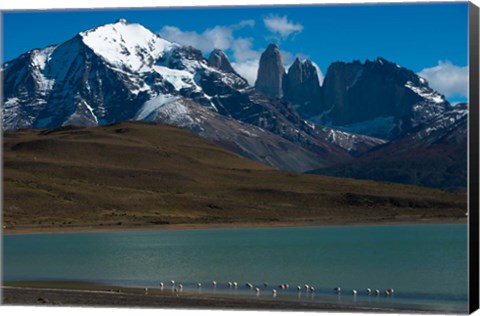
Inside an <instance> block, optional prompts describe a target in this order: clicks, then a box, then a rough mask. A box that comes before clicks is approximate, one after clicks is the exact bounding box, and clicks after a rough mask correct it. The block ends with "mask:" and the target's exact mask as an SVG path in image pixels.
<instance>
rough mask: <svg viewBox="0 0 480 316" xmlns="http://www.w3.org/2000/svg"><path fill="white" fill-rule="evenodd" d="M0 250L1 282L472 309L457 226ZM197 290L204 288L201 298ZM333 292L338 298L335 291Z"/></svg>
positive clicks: (96, 238)
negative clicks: (177, 286) (173, 288)
mask: <svg viewBox="0 0 480 316" xmlns="http://www.w3.org/2000/svg"><path fill="white" fill-rule="evenodd" d="M3 242H4V244H3V246H4V247H3V255H4V257H3V260H4V262H3V277H4V280H6V281H20V280H75V281H94V282H102V283H108V284H113V285H124V286H141V287H158V283H159V282H160V281H163V282H169V281H170V280H171V279H174V280H176V281H177V283H179V282H181V283H182V284H184V289H185V291H204V292H213V291H215V292H216V293H221V294H226V295H252V297H255V293H254V291H252V290H248V289H246V288H245V286H244V284H245V283H246V282H250V283H252V284H254V286H258V287H260V288H261V289H262V292H261V295H263V296H265V297H267V296H271V287H272V286H275V287H276V288H277V289H278V285H279V284H283V283H288V284H290V288H289V289H288V290H280V289H278V295H277V297H276V298H275V299H285V300H293V301H294V300H298V299H301V300H310V301H312V302H313V303H314V302H336V303H346V304H359V306H391V307H392V308H397V307H398V308H405V307H408V306H412V307H422V308H426V309H430V310H434V311H445V312H464V311H467V304H468V262H467V225H462V224H459V225H392V226H349V227H344V226H335V227H289V228H241V229H240V228H239V229H231V228H228V229H191V230H188V229H186V230H156V231H126V232H94V233H53V234H26V235H6V236H4V237H3ZM212 280H216V281H217V283H218V286H217V288H216V289H212V288H211V286H210V284H211V282H212ZM228 281H237V282H238V283H239V289H228V287H227V282H228ZM197 282H201V283H202V284H204V286H203V287H202V289H201V290H198V289H196V286H195V284H197ZM264 282H268V283H269V284H270V289H269V290H264V289H263V285H262V284H263V283H264ZM305 283H307V284H309V285H313V286H315V288H316V291H315V294H314V295H311V294H307V293H304V292H303V293H300V295H299V294H298V293H297V290H296V287H297V285H302V286H303V284H305ZM337 286H339V287H341V288H342V289H343V291H342V294H341V295H337V294H334V293H333V291H332V289H333V288H334V287H337ZM367 287H368V288H372V289H377V288H378V289H382V290H385V289H387V288H394V289H395V294H394V296H393V297H385V296H384V295H381V296H379V297H376V296H373V295H370V296H369V295H367V294H366V292H365V289H366V288H367ZM352 289H356V290H357V291H358V294H357V295H356V296H355V297H354V296H352V295H351V291H352ZM382 292H383V291H382Z"/></svg>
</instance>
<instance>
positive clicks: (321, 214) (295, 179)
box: [3, 122, 467, 229]
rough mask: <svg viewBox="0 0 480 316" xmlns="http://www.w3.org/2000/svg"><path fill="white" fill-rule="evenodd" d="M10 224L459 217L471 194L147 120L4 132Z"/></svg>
mask: <svg viewBox="0 0 480 316" xmlns="http://www.w3.org/2000/svg"><path fill="white" fill-rule="evenodd" d="M3 142H4V154H3V155H4V180H3V190H4V214H3V215H4V225H6V226H7V229H19V228H27V229H28V228H33V229H39V228H52V227H63V228H64V229H65V228H68V227H73V228H79V227H87V226H88V227H100V226H102V227H111V226H115V227H117V226H121V225H123V226H121V227H125V226H128V227H132V226H134V227H150V226H155V227H158V226H161V227H164V226H168V224H224V223H230V224H279V223H280V224H283V223H315V224H322V223H337V224H340V223H359V222H362V223H377V222H385V221H387V222H397V221H416V220H448V221H450V220H458V219H462V218H464V216H465V213H466V209H467V202H466V194H464V193H451V192H445V191H441V190H436V189H428V188H421V187H416V186H408V185H399V184H387V183H382V182H374V181H363V180H352V179H343V178H334V177H327V176H318V175H308V174H294V173H288V172H283V171H278V170H274V169H271V168H269V167H266V166H264V165H262V164H259V163H257V162H254V161H250V160H247V159H245V158H242V157H240V156H238V155H236V154H234V153H231V152H228V151H226V150H224V149H222V148H220V147H218V146H217V145H215V144H213V143H211V142H209V141H206V140H204V139H202V138H200V137H197V136H195V135H193V134H190V133H189V132H187V131H185V130H182V129H179V128H175V127H171V126H162V125H153V124H147V123H139V122H135V123H133V122H127V123H120V124H115V125H110V126H104V127H93V128H81V129H80V128H78V129H77V128H61V129H57V130H34V129H32V130H20V131H15V132H4V138H3Z"/></svg>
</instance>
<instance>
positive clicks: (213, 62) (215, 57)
mask: <svg viewBox="0 0 480 316" xmlns="http://www.w3.org/2000/svg"><path fill="white" fill-rule="evenodd" d="M208 65H209V66H210V67H214V68H217V69H219V70H221V71H223V72H227V73H233V74H237V72H236V71H235V70H234V69H233V67H232V65H231V64H230V61H229V60H228V57H227V55H225V53H224V52H223V51H222V50H221V49H214V50H213V51H212V52H211V53H210V56H209V57H208Z"/></svg>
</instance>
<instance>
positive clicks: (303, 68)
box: [283, 58, 322, 115]
mask: <svg viewBox="0 0 480 316" xmlns="http://www.w3.org/2000/svg"><path fill="white" fill-rule="evenodd" d="M283 98H284V99H285V100H288V101H290V102H292V103H293V104H295V105H298V106H300V107H301V108H302V111H303V112H304V113H306V114H307V115H308V114H310V113H313V112H314V111H315V109H316V108H319V107H321V101H322V100H321V88H320V82H319V81H318V73H317V69H316V68H315V66H314V65H313V64H312V62H311V61H310V60H308V59H307V60H305V61H304V62H301V61H300V60H299V59H298V58H296V59H295V61H294V62H293V64H292V65H291V66H290V68H289V69H288V73H287V74H285V76H284V77H283Z"/></svg>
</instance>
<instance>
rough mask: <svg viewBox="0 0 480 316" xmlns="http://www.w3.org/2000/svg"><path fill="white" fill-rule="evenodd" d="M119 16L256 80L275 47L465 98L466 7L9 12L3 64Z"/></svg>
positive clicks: (286, 56)
mask: <svg viewBox="0 0 480 316" xmlns="http://www.w3.org/2000/svg"><path fill="white" fill-rule="evenodd" d="M119 18H126V19H127V20H128V21H129V22H136V23H140V24H142V25H144V26H145V27H147V28H149V29H150V30H152V31H154V32H158V33H160V35H162V36H163V37H165V38H167V39H169V40H173V41H178V42H181V43H182V42H183V43H191V44H192V45H193V46H196V47H197V48H200V49H202V50H203V51H204V53H205V54H206V55H207V54H208V52H209V51H210V50H211V49H213V48H214V47H218V48H222V49H224V50H225V51H226V52H227V54H228V55H229V57H230V58H231V60H232V61H233V62H234V66H235V67H236V68H237V70H239V72H240V73H241V74H243V75H244V76H246V77H248V78H247V79H249V80H250V81H252V80H254V74H255V72H256V67H257V64H258V58H259V55H260V53H261V51H262V50H263V49H264V48H265V47H266V45H267V44H268V43H270V42H276V43H278V44H279V46H280V49H281V50H282V54H283V57H284V62H285V64H286V65H288V64H289V63H291V62H292V60H293V58H294V57H295V56H300V57H302V58H310V59H312V60H313V61H314V62H315V63H316V64H318V66H319V67H320V69H321V70H322V72H323V73H324V74H325V73H326V71H327V68H328V65H329V64H330V63H332V62H334V61H352V60H353V59H360V60H361V61H364V60H365V59H374V58H376V57H379V56H381V57H384V58H386V59H388V60H391V61H393V62H396V63H398V64H400V65H402V66H404V67H407V68H409V69H412V70H413V71H415V72H418V73H420V74H421V75H423V76H425V77H427V79H428V80H429V81H430V83H431V85H432V86H433V87H434V88H436V89H437V90H439V91H440V92H442V93H444V94H445V95H447V97H448V98H449V100H450V101H463V100H465V99H466V91H467V82H468V81H467V80H468V78H467V77H466V76H467V73H468V70H467V68H466V66H467V64H468V46H467V45H468V23H467V18H468V4H467V2H464V3H458V2H457V3H436V4H425V3H423V4H421V3H420V4H386V5H372V4H370V5H316V6H289V7H285V6H284V7H281V6H275V7H272V6H263V7H239V8H193V9H192V8H190V9H189V8H179V9H165V8H163V9H132V10H111V9H109V10H98V9H95V10H82V11H78V10H77V11H49V12H47V11H31V12H26V11H24V12H20V11H18V12H4V15H3V23H4V24H3V27H4V34H3V60H4V61H7V60H10V59H13V58H15V57H17V56H18V55H20V54H21V53H23V52H26V51H28V50H30V49H32V48H42V47H45V46H48V45H51V44H57V43H61V42H63V41H66V40H68V39H70V38H72V37H73V36H74V35H75V34H76V33H78V32H81V31H84V30H87V29H90V28H93V27H95V26H98V25H101V24H106V23H111V22H114V21H116V20H118V19H119ZM252 78H253V79H252Z"/></svg>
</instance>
